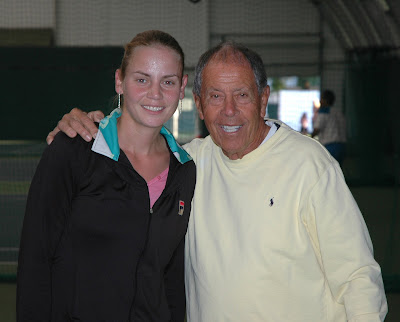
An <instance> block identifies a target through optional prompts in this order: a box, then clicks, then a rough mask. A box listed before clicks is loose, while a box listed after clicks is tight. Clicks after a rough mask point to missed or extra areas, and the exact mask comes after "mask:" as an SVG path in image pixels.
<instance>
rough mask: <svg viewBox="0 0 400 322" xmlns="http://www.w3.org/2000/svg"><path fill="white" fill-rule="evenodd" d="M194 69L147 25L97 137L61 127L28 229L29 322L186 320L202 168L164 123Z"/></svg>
mask: <svg viewBox="0 0 400 322" xmlns="http://www.w3.org/2000/svg"><path fill="white" fill-rule="evenodd" d="M183 70H184V54H183V51H182V49H181V47H180V45H179V44H178V42H177V41H176V40H175V39H174V38H173V37H172V36H170V35H169V34H167V33H165V32H162V31H157V30H150V31H145V32H143V33H139V34H138V35H136V37H135V38H133V39H132V41H131V42H130V43H128V44H127V45H126V46H125V53H124V57H123V59H122V63H121V67H120V68H119V69H118V70H117V71H116V72H115V90H116V92H117V94H118V97H119V103H118V108H117V109H115V110H114V111H113V112H112V113H111V115H109V116H107V117H106V118H104V119H103V120H101V122H100V125H99V131H98V134H97V137H96V140H95V141H94V142H86V141H84V140H82V139H81V138H80V137H76V138H74V139H72V140H71V139H70V138H68V137H67V136H66V135H64V134H63V133H60V134H59V135H57V136H56V137H55V139H54V142H53V144H51V145H50V146H48V147H47V149H46V150H45V151H44V153H43V156H42V158H41V160H40V163H39V165H38V167H37V170H36V173H35V175H34V178H33V181H32V183H31V187H30V191H29V195H28V202H27V207H26V213H25V218H24V223H23V229H22V236H21V246H20V253H19V262H18V273H17V274H18V275H17V320H18V321H21V322H22V321H41V322H43V321H93V322H98V321H121V322H122V321H146V322H148V321H179V322H182V321H184V317H185V288H184V241H185V233H186V230H187V225H188V220H189V214H190V208H191V200H192V196H193V192H194V186H195V176H196V170H195V165H194V162H193V160H192V159H191V157H190V156H189V155H188V154H187V153H186V152H185V151H184V150H183V149H182V148H181V147H180V146H179V145H178V144H177V143H176V142H175V140H174V138H173V136H172V135H171V134H170V133H169V131H168V130H167V129H166V128H164V127H163V124H164V123H165V122H166V121H167V120H168V119H169V118H170V117H171V116H172V115H173V114H174V112H175V110H176V108H177V106H178V102H179V100H180V99H183V97H184V90H185V86H186V84H187V75H183ZM122 97H123V99H122Z"/></svg>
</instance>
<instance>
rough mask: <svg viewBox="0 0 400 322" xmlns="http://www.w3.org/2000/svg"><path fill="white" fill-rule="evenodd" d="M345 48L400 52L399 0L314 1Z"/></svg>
mask: <svg viewBox="0 0 400 322" xmlns="http://www.w3.org/2000/svg"><path fill="white" fill-rule="evenodd" d="M311 2H312V3H313V4H314V5H315V6H317V8H318V10H319V12H320V14H321V17H322V19H323V20H324V21H326V22H327V23H328V25H329V26H330V27H331V29H332V31H333V32H334V34H335V35H336V37H337V39H338V40H339V42H340V44H341V45H342V47H343V49H345V50H347V51H365V50H368V49H374V50H380V51H390V52H392V51H393V52H394V53H398V54H399V55H400V1H399V0H351V1H347V0H311Z"/></svg>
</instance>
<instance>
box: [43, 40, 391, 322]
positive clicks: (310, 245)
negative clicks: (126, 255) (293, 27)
mask: <svg viewBox="0 0 400 322" xmlns="http://www.w3.org/2000/svg"><path fill="white" fill-rule="evenodd" d="M193 92H194V98H195V102H196V106H197V109H198V111H199V115H200V118H202V119H203V120H204V121H205V124H206V126H207V129H208V130H209V132H210V136H208V137H206V138H204V139H195V140H193V141H192V142H190V143H189V144H187V145H186V146H185V149H187V151H188V152H189V153H190V154H191V155H192V157H193V159H194V161H195V162H196V166H197V184H196V190H195V195H194V198H193V207H192V214H191V218H190V222H189V227H188V232H187V236H186V253H185V256H186V258H185V269H186V270H185V272H186V290H187V299H188V308H187V316H188V320H189V321H194V322H199V321H204V322H210V321H241V322H242V321H299V322H300V321H301V322H304V321H315V322H317V321H318V322H320V321H347V320H348V321H382V320H383V319H384V317H385V315H386V312H387V303H386V298H385V294H384V289H383V283H382V277H381V271H380V267H379V265H378V264H377V263H376V261H375V260H374V258H373V254H372V244H371V240H370V237H369V234H368V231H367V227H366V225H365V223H364V220H363V218H362V215H361V213H360V211H359V209H358V207H357V204H356V202H355V201H354V199H353V197H352V195H351V193H350V191H349V189H348V187H347V185H346V183H345V180H344V178H343V174H342V172H341V170H340V167H339V165H338V163H337V162H336V161H335V160H334V159H333V158H332V156H331V155H330V154H329V153H328V151H327V150H326V149H325V148H323V147H322V146H321V144H320V143H318V142H317V141H315V140H314V139H311V138H309V137H305V136H303V135H301V134H300V133H297V132H296V131H293V130H292V129H290V128H289V127H288V126H287V125H285V124H283V123H282V122H279V121H273V120H264V116H265V106H266V104H267V102H268V97H269V87H268V85H267V77H266V74H265V70H264V66H263V62H262V60H261V58H260V57H259V56H258V55H257V54H256V53H254V52H252V51H251V50H249V49H248V48H246V47H243V46H241V45H238V44H235V43H231V42H227V43H222V44H220V45H219V46H217V47H215V48H212V49H210V50H209V51H207V52H206V53H204V54H203V55H202V56H201V57H200V60H199V63H198V65H197V67H196V75H195V81H194V90H193ZM77 118H78V119H77ZM79 118H83V123H84V124H86V125H85V126H86V127H87V128H88V129H89V131H88V130H87V129H85V128H84V126H82V125H81V123H79V122H80V121H79ZM71 120H72V122H71ZM70 125H72V126H74V127H75V128H76V129H77V130H78V132H80V134H81V135H83V136H88V135H89V133H91V132H90V131H92V132H94V131H95V129H94V127H93V124H90V122H89V120H88V119H87V118H86V116H85V117H84V113H82V112H80V111H79V110H74V111H73V112H72V115H67V116H65V117H64V120H63V121H62V122H61V123H60V127H61V128H63V130H64V131H67V132H69V133H70V134H71V135H74V134H75V131H74V130H73V129H72V128H71V127H70ZM57 131H58V130H56V132H57ZM53 134H54V132H53V133H51V135H50V137H49V141H51V139H52V136H53Z"/></svg>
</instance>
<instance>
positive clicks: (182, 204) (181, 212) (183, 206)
mask: <svg viewBox="0 0 400 322" xmlns="http://www.w3.org/2000/svg"><path fill="white" fill-rule="evenodd" d="M184 210H185V202H184V201H182V200H179V211H178V215H179V216H182V215H183V211H184Z"/></svg>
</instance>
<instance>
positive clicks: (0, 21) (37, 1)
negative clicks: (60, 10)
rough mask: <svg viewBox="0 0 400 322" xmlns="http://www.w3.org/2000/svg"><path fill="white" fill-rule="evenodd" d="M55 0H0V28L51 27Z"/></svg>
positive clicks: (52, 25)
mask: <svg viewBox="0 0 400 322" xmlns="http://www.w3.org/2000/svg"><path fill="white" fill-rule="evenodd" d="M54 9H55V0H1V1H0V28H5V29H22V28H53V27H54V22H55V19H54V18H55V17H54V16H55V15H54V13H55V10H54Z"/></svg>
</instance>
